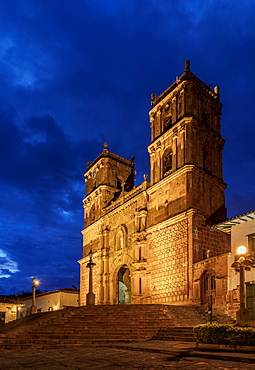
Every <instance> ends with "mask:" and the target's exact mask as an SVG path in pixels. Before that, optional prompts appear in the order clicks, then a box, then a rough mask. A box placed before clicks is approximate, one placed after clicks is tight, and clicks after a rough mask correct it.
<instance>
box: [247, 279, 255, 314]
mask: <svg viewBox="0 0 255 370" xmlns="http://www.w3.org/2000/svg"><path fill="white" fill-rule="evenodd" d="M246 308H247V310H249V313H250V320H255V284H254V283H247V284H246Z"/></svg>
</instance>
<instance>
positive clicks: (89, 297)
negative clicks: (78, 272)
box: [86, 251, 96, 306]
mask: <svg viewBox="0 0 255 370" xmlns="http://www.w3.org/2000/svg"><path fill="white" fill-rule="evenodd" d="M88 255H89V262H88V263H87V266H86V267H87V268H89V292H88V293H87V295H86V305H88V306H93V305H95V294H94V293H93V272H92V269H93V267H94V266H95V265H96V264H95V263H94V262H93V261H92V256H93V253H92V251H90V252H89V254H88Z"/></svg>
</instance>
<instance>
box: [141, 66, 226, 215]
mask: <svg viewBox="0 0 255 370" xmlns="http://www.w3.org/2000/svg"><path fill="white" fill-rule="evenodd" d="M219 97H220V95H219V87H218V86H216V87H214V89H212V88H211V86H208V85H206V84H205V83H203V82H202V81H201V80H200V79H199V78H198V77H196V76H195V75H194V74H193V73H192V72H191V70H190V62H189V61H186V62H185V69H184V72H183V74H182V75H181V76H180V77H177V78H176V81H175V82H174V83H173V84H172V85H171V86H170V87H169V88H168V89H167V90H165V91H164V92H163V93H162V94H161V95H159V96H158V97H157V96H156V94H152V101H151V105H152V109H151V111H150V113H149V114H150V122H151V144H150V145H149V147H148V151H149V154H150V168H151V171H150V172H151V184H152V185H153V184H157V183H159V182H162V181H166V179H167V178H169V179H171V178H172V179H174V181H170V180H169V181H170V183H171V187H172V194H175V195H174V197H175V199H172V200H171V202H172V205H173V207H171V206H170V212H169V213H168V215H169V216H171V215H174V214H176V213H178V212H183V211H185V210H188V209H191V208H194V209H196V210H199V211H201V212H202V213H204V214H205V217H206V220H207V221H208V222H220V221H222V220H224V219H225V218H226V210H225V200H224V191H225V188H226V184H225V183H224V182H223V180H222V150H223V145H224V140H223V138H222V137H221V133H220V116H221V108H222V105H221V103H220V101H219ZM179 198H181V200H180V199H179ZM178 199H179V201H178ZM177 204H178V206H176V205H177ZM171 209H172V211H171Z"/></svg>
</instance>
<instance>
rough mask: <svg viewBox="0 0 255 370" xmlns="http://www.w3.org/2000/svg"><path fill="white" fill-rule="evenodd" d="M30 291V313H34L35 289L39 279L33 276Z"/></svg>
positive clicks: (35, 309) (35, 310)
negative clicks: (31, 295)
mask: <svg viewBox="0 0 255 370" xmlns="http://www.w3.org/2000/svg"><path fill="white" fill-rule="evenodd" d="M32 284H33V285H32V291H33V297H32V306H31V313H32V314H34V313H36V312H37V308H36V305H35V289H36V287H37V285H38V284H39V281H38V280H37V279H36V278H35V277H33V279H32Z"/></svg>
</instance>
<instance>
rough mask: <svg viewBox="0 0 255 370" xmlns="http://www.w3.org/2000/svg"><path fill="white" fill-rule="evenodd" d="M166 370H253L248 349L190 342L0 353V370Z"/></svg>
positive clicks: (254, 362) (252, 357) (253, 356)
mask: <svg viewBox="0 0 255 370" xmlns="http://www.w3.org/2000/svg"><path fill="white" fill-rule="evenodd" d="M206 361H207V362H206ZM229 364H232V365H229ZM233 364H234V365H233ZM224 365H225V366H224ZM169 367H172V368H174V369H182V368H187V369H189V370H192V369H194V370H197V369H200V368H203V369H222V368H225V369H226V368H227V369H230V368H231V369H255V353H254V351H253V349H252V348H250V349H249V348H238V349H236V350H234V349H232V350H228V349H227V348H222V347H220V349H218V346H215V345H203V346H202V345H201V346H199V347H198V348H197V347H196V343H194V342H178V341H174V342H173V341H159V340H151V341H146V342H131V343H105V344H91V345H88V346H86V347H84V346H82V347H77V348H58V349H55V348H53V349H47V348H44V349H36V348H34V349H10V350H6V349H0V369H1V370H12V369H13V370H21V369H30V370H40V369H43V370H63V369H65V370H76V369H90V370H91V369H95V370H108V369H125V370H128V369H164V368H169Z"/></svg>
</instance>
